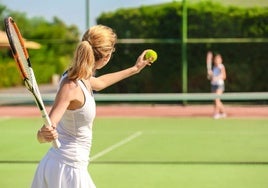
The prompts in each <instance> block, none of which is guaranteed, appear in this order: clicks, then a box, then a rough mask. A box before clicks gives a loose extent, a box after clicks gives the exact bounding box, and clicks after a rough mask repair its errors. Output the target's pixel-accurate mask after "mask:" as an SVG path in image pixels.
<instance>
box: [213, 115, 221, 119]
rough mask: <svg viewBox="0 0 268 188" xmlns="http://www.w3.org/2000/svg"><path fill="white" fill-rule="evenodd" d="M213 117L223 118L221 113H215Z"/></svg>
mask: <svg viewBox="0 0 268 188" xmlns="http://www.w3.org/2000/svg"><path fill="white" fill-rule="evenodd" d="M213 118H214V119H220V118H221V115H220V114H214V116H213Z"/></svg>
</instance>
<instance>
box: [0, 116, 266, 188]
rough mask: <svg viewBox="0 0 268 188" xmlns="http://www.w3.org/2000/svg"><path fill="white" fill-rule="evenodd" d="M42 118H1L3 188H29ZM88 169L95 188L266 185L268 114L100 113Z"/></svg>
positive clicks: (40, 147) (258, 187)
mask: <svg viewBox="0 0 268 188" xmlns="http://www.w3.org/2000/svg"><path fill="white" fill-rule="evenodd" d="M41 124H42V121H41V119H39V118H3V117H1V118H0V133H1V138H0V151H1V152H0V187H3V188H14V187H20V188H24V187H25V188H27V187H30V184H31V181H32V178H33V175H34V171H35V169H36V167H37V164H38V161H39V160H40V159H41V158H42V156H43V155H44V154H45V153H46V151H47V149H48V148H49V147H50V145H49V144H39V143H37V141H36V138H35V134H36V131H37V129H38V128H39V126H40V125H41ZM93 135H94V139H93V147H92V152H91V163H90V165H89V168H88V169H89V172H90V174H91V176H92V178H93V180H94V182H95V184H96V185H97V187H99V188H108V187H109V188H111V187H112V188H126V187H128V188H158V187H161V188H162V187H167V188H173V187H174V188H177V187H184V188H186V187H187V188H195V187H198V188H267V187H268V178H267V174H268V119H267V118H263V119H259V118H258V119H257V118H244V119H234V118H232V119H231V118H227V119H221V120H214V119H210V118H104V117H103V118H97V119H96V120H95V126H94V134H93Z"/></svg>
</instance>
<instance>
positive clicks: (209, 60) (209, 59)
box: [206, 51, 213, 79]
mask: <svg viewBox="0 0 268 188" xmlns="http://www.w3.org/2000/svg"><path fill="white" fill-rule="evenodd" d="M212 61H213V53H212V52H211V51H209V52H208V53H207V59H206V64H207V77H208V79H210V75H209V72H210V71H211V70H212Z"/></svg>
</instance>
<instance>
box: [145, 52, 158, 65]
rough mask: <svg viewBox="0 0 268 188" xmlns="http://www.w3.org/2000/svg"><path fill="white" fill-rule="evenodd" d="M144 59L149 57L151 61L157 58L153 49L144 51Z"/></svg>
mask: <svg viewBox="0 0 268 188" xmlns="http://www.w3.org/2000/svg"><path fill="white" fill-rule="evenodd" d="M144 57H145V59H149V60H150V61H151V62H152V63H153V62H155V61H156V60H157V53H156V52H155V51H154V50H148V51H147V52H146V53H145V56H144Z"/></svg>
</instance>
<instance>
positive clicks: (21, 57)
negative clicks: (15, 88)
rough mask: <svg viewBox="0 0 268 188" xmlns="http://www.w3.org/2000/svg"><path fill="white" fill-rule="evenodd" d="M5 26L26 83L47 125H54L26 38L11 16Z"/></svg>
mask: <svg viewBox="0 0 268 188" xmlns="http://www.w3.org/2000/svg"><path fill="white" fill-rule="evenodd" d="M5 28H6V33H7V38H8V40H9V44H10V47H11V51H12V54H13V57H14V59H15V61H16V63H17V67H18V69H19V72H20V74H21V76H22V79H23V81H24V84H25V86H26V88H27V89H28V90H29V91H30V92H31V93H32V94H33V96H34V99H35V102H36V104H37V106H38V108H39V110H40V112H41V115H42V118H43V121H44V124H45V125H47V126H52V124H51V121H50V119H49V116H48V114H47V111H46V109H45V106H44V103H43V100H42V97H41V94H40V92H39V88H38V85H37V82H36V79H35V76H34V72H33V69H32V67H31V62H30V59H29V55H28V52H27V49H26V48H25V45H24V40H23V38H22V36H21V34H20V31H19V28H18V27H17V25H16V23H15V21H14V20H13V19H12V18H11V17H8V18H6V19H5ZM52 145H53V147H55V148H59V147H60V142H59V141H58V140H54V141H53V142H52Z"/></svg>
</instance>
